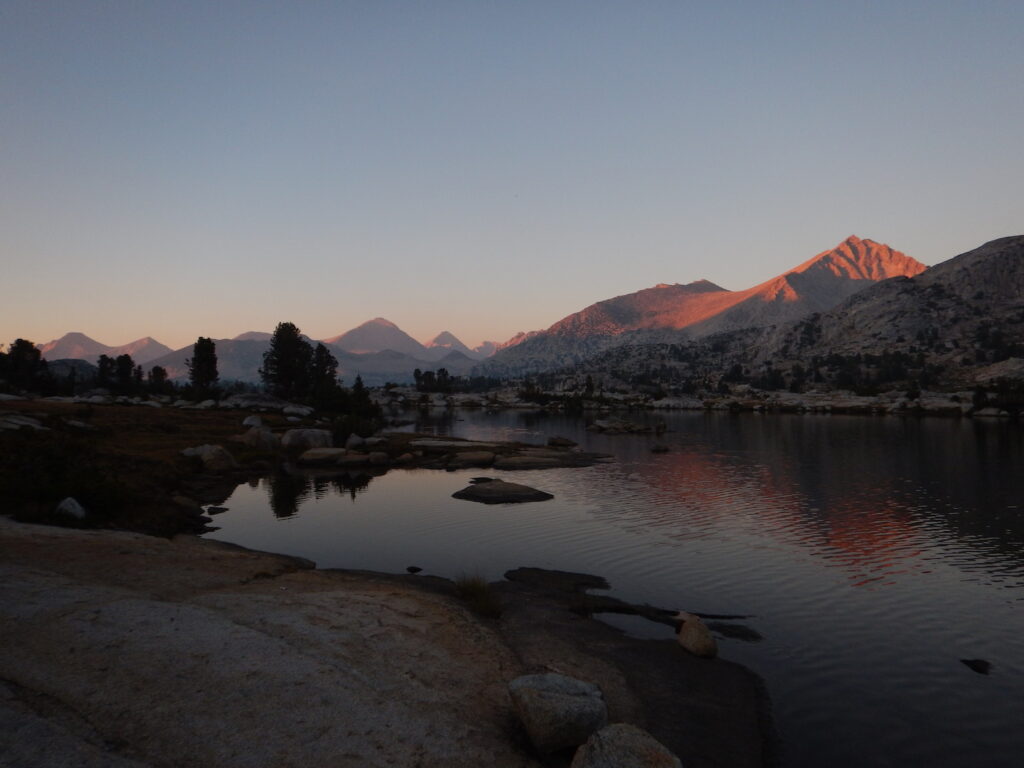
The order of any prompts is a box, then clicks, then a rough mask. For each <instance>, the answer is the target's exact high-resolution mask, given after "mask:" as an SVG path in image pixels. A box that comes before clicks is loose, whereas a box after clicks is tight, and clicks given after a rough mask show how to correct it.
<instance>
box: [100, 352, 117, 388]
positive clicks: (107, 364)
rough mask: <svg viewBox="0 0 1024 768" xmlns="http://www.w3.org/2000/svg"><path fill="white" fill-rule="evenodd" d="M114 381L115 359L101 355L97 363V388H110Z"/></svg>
mask: <svg viewBox="0 0 1024 768" xmlns="http://www.w3.org/2000/svg"><path fill="white" fill-rule="evenodd" d="M113 381H114V358H112V357H110V356H109V355H100V358H99V360H97V361H96V386H97V387H103V388H108V387H110V385H111V384H112V383H113Z"/></svg>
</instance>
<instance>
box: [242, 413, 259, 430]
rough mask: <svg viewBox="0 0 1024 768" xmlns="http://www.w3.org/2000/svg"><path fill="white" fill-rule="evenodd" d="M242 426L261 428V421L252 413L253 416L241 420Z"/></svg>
mask: <svg viewBox="0 0 1024 768" xmlns="http://www.w3.org/2000/svg"><path fill="white" fill-rule="evenodd" d="M242 426H243V427H262V426H263V419H261V418H260V417H259V416H257V415H256V414H255V413H253V414H251V415H249V416H246V417H245V418H244V419H243V420H242Z"/></svg>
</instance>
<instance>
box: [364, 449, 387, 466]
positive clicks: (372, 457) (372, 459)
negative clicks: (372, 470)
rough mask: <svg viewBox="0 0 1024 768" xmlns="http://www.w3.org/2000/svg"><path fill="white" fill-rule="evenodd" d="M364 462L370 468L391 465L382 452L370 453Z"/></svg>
mask: <svg viewBox="0 0 1024 768" xmlns="http://www.w3.org/2000/svg"><path fill="white" fill-rule="evenodd" d="M366 461H367V463H368V464H369V465H370V466H371V467H386V466H387V465H388V464H390V463H391V459H390V458H389V457H388V455H387V454H386V453H385V452H384V451H371V452H370V454H369V455H368V456H367V457H366Z"/></svg>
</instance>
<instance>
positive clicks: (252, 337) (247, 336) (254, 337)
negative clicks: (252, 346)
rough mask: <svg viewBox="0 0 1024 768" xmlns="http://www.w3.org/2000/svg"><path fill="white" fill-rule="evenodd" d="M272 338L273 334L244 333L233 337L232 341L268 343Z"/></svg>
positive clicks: (263, 332)
mask: <svg viewBox="0 0 1024 768" xmlns="http://www.w3.org/2000/svg"><path fill="white" fill-rule="evenodd" d="M272 338H274V334H272V333H267V332H265V331H246V332H245V333H240V334H238V335H237V336H235V338H233V339H232V341H270V340H271V339H272Z"/></svg>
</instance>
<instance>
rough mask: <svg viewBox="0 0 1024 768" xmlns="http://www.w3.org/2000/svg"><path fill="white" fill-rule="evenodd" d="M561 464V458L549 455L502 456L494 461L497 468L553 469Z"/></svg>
mask: <svg viewBox="0 0 1024 768" xmlns="http://www.w3.org/2000/svg"><path fill="white" fill-rule="evenodd" d="M561 466H563V464H562V461H561V459H555V458H551V457H547V456H501V457H499V458H498V459H496V460H495V462H494V468H495V469H553V468H555V467H561Z"/></svg>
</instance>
